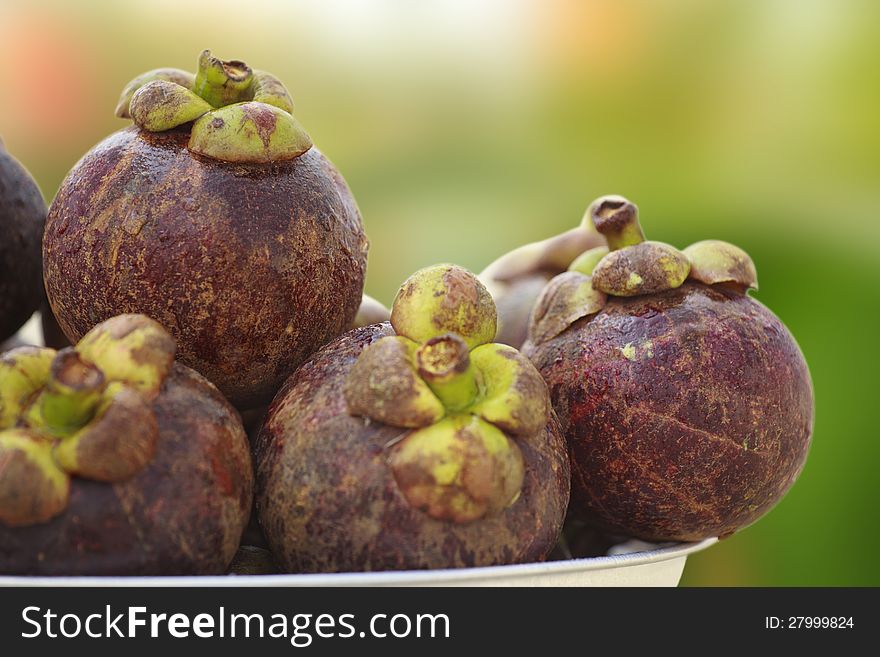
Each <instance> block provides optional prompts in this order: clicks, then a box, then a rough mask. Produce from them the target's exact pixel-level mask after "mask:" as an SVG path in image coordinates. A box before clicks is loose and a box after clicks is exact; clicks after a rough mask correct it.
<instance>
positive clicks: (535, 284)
mask: <svg viewBox="0 0 880 657" xmlns="http://www.w3.org/2000/svg"><path fill="white" fill-rule="evenodd" d="M604 244H605V238H604V237H603V236H602V235H601V234H600V233H599V232H598V231H597V230H596V228H595V227H594V226H593V222H592V220H591V218H590V216H589V213H587V214H586V215H584V217H583V219H582V220H581V223H580V225H579V226H577V227H576V228H572V229H571V230H568V231H566V232H564V233H561V234H559V235H555V236H553V237H550V238H548V239H545V240H543V241H541V242H533V243H531V244H525V245H523V246H521V247H518V248H516V249H514V250H513V251H510V252H508V253H505V254H504V255H502V256H501V257H499V258H498V259H497V260H495V261H494V262H492V263H491V264H490V265H489V266H488V267H486V268H485V269H484V270H483V271H482V272H481V273H480V280H481V281H482V282H483V284H484V285H485V286H486V289H488V290H489V292H490V294H491V295H492V298H493V299H494V301H495V306H496V308H497V310H498V334H497V335H496V336H495V341H496V342H501V343H503V344H508V345H510V346H511V347H515V348H517V349H519V348H520V347H521V346H522V344H523V343H524V342H525V341H526V335H527V333H528V326H529V316H530V315H531V312H532V308H533V307H534V305H535V302H536V301H537V300H538V297H539V296H540V294H541V291H542V290H543V289H544V286H545V285H546V284H547V283H548V281H550V279H551V278H553V277H554V276H556V275H557V274H561V273H562V272H564V271H566V270H567V269H568V268H569V266H570V265H571V263H572V261H573V260H574V259H575V258H576V257H577V256H579V255H580V254H581V253H583V252H584V251H587V250H589V249H593V248H595V247H600V248H602V247H604Z"/></svg>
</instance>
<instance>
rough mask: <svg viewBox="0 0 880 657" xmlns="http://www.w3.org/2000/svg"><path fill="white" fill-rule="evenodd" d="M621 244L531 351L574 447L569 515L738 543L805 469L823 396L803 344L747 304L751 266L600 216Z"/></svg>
mask: <svg viewBox="0 0 880 657" xmlns="http://www.w3.org/2000/svg"><path fill="white" fill-rule="evenodd" d="M588 214H589V215H590V216H591V217H592V218H593V221H594V223H595V225H596V228H597V230H598V231H599V232H600V233H602V234H603V235H604V236H605V238H606V239H607V242H608V249H602V248H597V249H593V250H590V251H587V252H585V253H584V254H582V255H581V256H580V257H578V258H576V259H575V260H574V261H573V263H572V265H571V268H570V271H568V272H565V273H563V274H560V275H559V276H557V277H556V278H554V279H553V280H552V281H550V283H549V284H548V285H547V287H546V288H545V290H544V292H543V293H542V295H541V298H540V299H539V301H538V303H537V305H536V307H535V311H534V313H533V316H532V318H531V323H530V326H529V339H528V341H527V343H526V344H525V345H524V347H523V351H524V353H525V354H526V355H527V356H528V357H529V358H530V359H531V360H532V362H533V363H534V364H535V366H536V367H537V368H538V370H539V371H540V372H541V374H542V376H543V377H544V379H545V381H546V382H547V385H548V387H549V389H550V396H551V400H552V402H553V405H554V408H555V409H556V411H557V413H558V414H559V418H560V423H561V424H562V427H563V432H564V434H565V436H566V438H567V439H568V442H569V449H570V451H571V459H572V473H573V478H572V513H573V514H575V515H577V516H580V517H581V518H583V519H585V520H586V521H588V522H589V523H591V524H593V525H594V526H597V527H600V528H602V529H604V530H607V531H612V532H616V533H620V534H625V535H629V536H635V537H638V538H643V539H647V540H699V539H703V538H707V537H710V536H726V535H729V534H731V533H733V532H734V531H736V530H737V529H739V528H741V527H744V526H746V525H748V524H750V523H752V522H754V521H755V520H757V519H758V518H759V517H760V516H762V515H763V514H764V513H766V512H767V511H768V510H769V509H770V508H771V507H772V506H773V505H774V504H775V503H776V502H778V501H779V499H780V498H781V497H782V496H783V495H784V494H785V492H786V491H787V490H788V489H789V488H790V487H791V485H792V484H793V483H794V481H795V479H796V478H797V476H798V474H799V473H800V471H801V469H802V468H803V465H804V462H805V460H806V456H807V452H808V450H809V445H810V439H811V435H812V428H813V390H812V384H811V381H810V376H809V372H808V370H807V365H806V362H805V361H804V358H803V355H802V354H801V352H800V349H799V348H798V346H797V344H796V342H795V341H794V338H793V337H792V336H791V334H790V333H789V332H788V330H787V329H786V328H785V326H784V325H783V324H782V323H781V322H780V321H779V319H778V318H777V317H776V316H775V315H773V314H772V313H771V312H770V311H769V310H768V309H767V308H765V307H764V306H763V305H761V304H760V303H758V302H757V301H755V300H754V299H752V298H751V297H749V296H748V291H749V290H750V289H756V288H757V273H756V270H755V266H754V263H753V262H752V260H751V258H749V256H748V254H747V253H746V252H745V251H743V250H742V249H740V248H739V247H736V246H734V245H732V244H729V243H727V242H722V241H718V240H707V241H703V242H697V243H696V244H693V245H691V246H689V247H688V248H686V249H684V250H683V251H679V250H678V249H675V248H674V247H672V246H670V245H668V244H664V243H661V242H650V241H645V238H644V233H643V231H642V228H641V226H640V225H639V221H638V211H637V209H636V206H635V205H633V204H632V203H630V202H629V201H627V200H626V199H624V198H622V197H616V196H613V197H603V198H600V199H598V200H597V201H595V202H594V203H593V204H592V205H591V206H590V210H589V211H588Z"/></svg>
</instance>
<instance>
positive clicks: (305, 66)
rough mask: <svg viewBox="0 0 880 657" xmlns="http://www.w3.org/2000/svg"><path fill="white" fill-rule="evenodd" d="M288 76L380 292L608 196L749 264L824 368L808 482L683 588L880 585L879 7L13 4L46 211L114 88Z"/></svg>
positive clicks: (26, 127) (470, 260)
mask: <svg viewBox="0 0 880 657" xmlns="http://www.w3.org/2000/svg"><path fill="white" fill-rule="evenodd" d="M206 47H208V48H211V49H213V50H214V52H215V53H216V54H217V55H219V56H221V57H227V58H241V59H244V60H246V61H248V62H249V63H251V64H252V65H254V66H256V67H259V68H265V69H268V70H271V71H273V72H274V73H276V74H277V75H278V76H279V77H281V78H282V79H283V80H285V81H286V82H287V83H288V85H289V87H290V88H291V90H292V92H293V94H294V99H295V100H296V102H297V108H296V114H297V117H298V118H299V119H300V121H301V122H302V123H303V124H304V125H305V126H306V128H307V129H308V130H309V132H310V134H311V135H312V137H313V138H314V140H315V142H316V143H317V144H318V145H319V146H320V147H321V148H322V149H323V150H324V151H325V152H326V153H327V154H328V155H329V156H330V157H331V158H332V159H333V160H334V162H336V164H337V165H338V166H339V167H340V169H341V170H342V171H343V172H344V174H345V176H346V178H347V179H348V181H349V183H350V185H351V187H352V189H353V191H354V193H355V195H356V196H357V198H358V200H359V204H360V207H361V210H362V211H363V214H364V219H365V222H366V226H367V231H368V233H369V235H370V237H371V241H372V250H371V253H370V271H369V278H368V291H369V292H370V293H371V294H373V295H374V296H376V297H378V298H380V299H381V300H382V301H384V302H385V303H390V301H391V300H392V298H393V295H394V291H395V290H396V287H397V285H398V284H399V283H400V281H402V280H403V279H404V278H405V277H406V276H407V275H408V274H409V273H411V272H412V271H413V270H415V269H417V268H419V267H421V266H424V265H427V264H430V263H433V262H438V261H455V262H458V263H460V264H462V265H465V266H467V267H470V268H472V269H474V270H476V271H479V270H480V269H482V268H483V267H484V266H485V265H486V264H488V263H489V262H490V261H491V260H493V259H494V258H495V257H497V256H498V255H500V254H501V253H503V252H505V251H506V250H509V249H511V248H513V247H514V246H516V245H518V244H521V243H523V242H526V241H532V240H537V239H541V238H543V237H546V236H548V235H550V234H553V233H556V232H560V231H562V230H565V229H566V228H568V227H570V226H572V225H574V224H575V223H576V222H578V221H579V219H580V217H581V214H582V212H583V210H584V208H585V207H586V205H587V203H588V202H589V201H590V200H591V199H592V198H594V197H596V196H598V195H600V194H604V193H610V192H615V193H622V194H625V195H627V196H629V197H630V198H632V199H633V200H634V201H636V202H637V203H638V204H639V205H640V207H641V209H642V216H643V219H644V222H645V226H646V229H647V231H648V233H649V235H650V236H651V237H654V238H656V239H662V240H664V241H669V242H672V243H674V244H678V245H679V246H684V245H686V244H688V243H690V242H691V241H695V240H698V239H703V238H708V237H715V238H721V239H726V240H729V241H732V242H735V243H737V244H739V245H741V246H742V247H744V248H746V249H747V250H748V251H749V252H750V253H751V254H752V256H753V257H754V259H755V261H756V263H757V266H758V272H759V277H760V281H761V290H760V292H759V293H758V294H757V298H758V299H760V300H761V301H762V302H763V303H765V304H767V305H768V306H769V307H770V308H772V309H773V310H774V311H775V312H776V313H777V314H778V315H779V316H780V317H781V318H782V319H783V320H784V321H785V322H786V323H787V324H788V326H789V327H790V328H791V330H792V332H793V333H794V334H795V336H796V337H797V339H798V341H799V342H800V344H801V347H802V348H803V350H804V353H805V354H806V357H807V360H808V362H809V363H810V367H811V371H812V375H813V378H814V383H815V388H816V398H817V416H816V432H815V437H814V445H813V449H812V453H811V455H810V459H809V461H808V463H807V467H806V470H805V471H804V474H803V476H802V478H801V479H800V481H799V482H798V483H797V485H796V486H795V487H794V489H793V490H792V492H791V493H790V494H789V495H788V496H787V497H786V498H785V500H784V501H783V502H782V503H781V504H780V505H779V506H778V507H777V508H776V509H775V510H774V511H772V512H771V513H770V514H769V515H768V516H767V517H766V518H764V519H763V520H761V521H760V522H759V523H757V524H756V525H755V526H753V527H751V528H749V529H747V530H744V531H742V532H740V533H738V534H736V535H735V536H733V537H732V538H730V539H728V540H726V541H723V542H722V543H721V544H719V545H718V546H716V547H713V548H712V549H711V550H708V551H707V552H705V553H702V554H699V555H696V556H694V557H692V558H691V559H690V561H689V565H688V568H687V570H686V573H685V578H684V583H685V584H690V585H712V584H742V585H777V584H786V585H807V584H834V585H862V584H873V585H878V584H880V565H878V560H877V559H876V551H877V550H876V545H877V543H878V539H880V529H878V526H877V523H876V520H877V517H878V511H877V506H876V505H877V503H878V501H880V500H878V485H877V481H878V477H877V476H876V474H875V473H874V468H875V467H876V466H877V464H878V463H880V441H878V440H877V438H878V431H877V423H876V421H875V419H874V417H873V416H872V414H871V413H872V411H871V408H872V405H873V403H872V399H873V396H874V394H875V389H876V380H875V377H876V375H877V372H878V371H880V370H878V365H880V359H878V356H877V350H876V349H875V347H874V345H873V342H872V341H873V340H874V339H876V335H877V334H876V330H877V326H878V325H880V321H878V320H880V318H878V313H880V310H878V308H880V298H878V297H880V264H878V243H880V221H878V218H880V184H878V181H880V157H878V152H880V121H878V117H880V77H878V76H877V74H876V64H877V62H878V61H880V3H876V2H871V1H869V0H865V1H864V2H859V1H856V0H837V1H834V0H770V1H759V0H749V1H729V2H713V3H703V2H697V0H667V1H660V0H655V1H651V0H647V1H641V2H635V1H629V0H623V1H621V0H601V1H592V2H581V1H578V0H543V1H540V2H539V1H538V0H531V1H529V0H507V1H502V0H446V1H445V2H441V1H432V2H418V3H413V2H406V1H405V0H400V1H394V0H373V1H369V0H349V1H348V2H321V1H320V0H315V1H314V2H282V1H280V0H279V1H278V2H271V1H269V0H251V1H250V2H248V3H246V4H245V5H242V4H241V3H231V2H230V3H228V4H224V3H223V2H220V1H219V0H213V1H209V0H189V1H187V2H179V1H174V2H172V1H171V0H153V1H151V2H150V3H107V2H99V1H98V0H85V1H81V2H77V3H66V2H63V1H61V0H57V1H55V2H50V1H46V0H37V1H31V2H23V1H21V2H13V1H11V0H0V59H2V61H3V62H4V63H5V64H4V83H3V85H0V135H2V136H3V138H4V140H5V142H6V145H7V147H8V149H9V150H10V151H11V152H12V153H14V154H15V155H16V156H17V157H18V158H19V159H21V160H22V161H23V162H24V163H25V164H26V165H27V166H28V167H29V168H30V169H31V171H32V172H33V173H34V175H35V176H36V178H37V179H38V181H39V183H40V185H41V186H42V188H43V191H44V193H45V194H46V196H47V198H51V196H52V195H53V194H54V192H55V190H56V189H57V187H58V185H59V184H60V182H61V180H62V178H63V176H64V174H65V173H66V171H67V170H68V169H69V168H70V167H71V166H72V165H73V164H74V163H75V162H76V160H77V159H78V158H79V157H80V156H81V155H82V154H83V153H85V152H86V151H87V150H88V149H89V148H90V147H91V146H92V145H94V144H95V143H97V142H98V141H99V140H101V139H102V138H103V137H104V136H106V135H107V134H109V133H110V132H111V131H113V130H116V129H118V128H120V127H123V125H124V123H123V122H121V121H119V120H117V119H115V118H114V117H113V108H114V105H115V102H116V99H117V95H118V93H119V90H120V89H121V88H122V86H123V85H124V84H125V83H126V82H127V81H128V80H129V79H130V78H131V77H133V76H134V75H136V74H137V73H140V72H141V71H144V70H147V69H150V68H155V67H158V66H177V67H181V68H189V69H192V68H193V66H194V64H195V60H196V56H197V55H198V53H199V52H200V51H201V50H202V49H203V48H206Z"/></svg>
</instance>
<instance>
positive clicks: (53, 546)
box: [0, 364, 253, 575]
mask: <svg viewBox="0 0 880 657" xmlns="http://www.w3.org/2000/svg"><path fill="white" fill-rule="evenodd" d="M153 409H154V410H155V412H156V417H157V419H158V421H159V439H158V443H157V449H156V454H155V456H154V457H153V460H152V461H151V462H150V463H149V465H147V467H146V468H145V469H144V470H142V471H141V472H139V473H138V474H137V475H135V476H134V477H133V478H132V479H129V480H128V481H126V482H123V483H119V484H112V485H111V484H105V483H99V482H95V481H89V480H85V479H80V478H78V477H74V478H72V480H71V484H72V485H71V489H70V503H69V505H68V507H67V510H66V511H64V512H63V513H62V514H61V515H59V516H57V517H55V518H54V519H52V520H50V521H49V522H47V523H43V524H39V525H33V526H30V527H18V528H14V529H13V528H9V527H6V526H4V525H2V524H0V573H5V574H19V575H203V574H220V573H223V572H225V570H226V567H227V566H228V565H229V563H230V562H231V561H232V558H233V556H234V555H235V552H236V549H237V548H238V545H239V538H240V537H241V534H242V531H243V529H244V527H245V525H246V524H247V521H248V516H249V514H250V510H251V498H252V491H253V471H252V466H251V458H250V452H249V450H248V443H247V438H246V436H245V434H244V430H243V429H242V427H241V420H240V419H239V417H238V414H237V413H236V411H235V409H234V408H233V407H232V406H231V405H230V404H229V402H227V401H226V400H225V399H224V398H223V396H222V395H221V394H220V393H219V392H218V391H217V390H216V388H214V387H213V386H212V385H210V384H209V383H208V382H207V381H206V380H205V379H204V378H202V377H201V376H199V375H198V374H197V373H196V372H194V371H193V370H190V369H189V368H187V367H184V366H182V365H180V364H175V365H174V369H173V370H172V372H171V374H170V376H169V377H168V379H167V380H166V381H165V384H164V386H163V388H162V392H161V393H160V395H159V396H158V397H157V398H156V400H155V401H154V402H153Z"/></svg>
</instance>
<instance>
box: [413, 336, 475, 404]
mask: <svg viewBox="0 0 880 657" xmlns="http://www.w3.org/2000/svg"><path fill="white" fill-rule="evenodd" d="M416 366H417V367H418V370H419V375H420V376H421V377H422V379H423V380H424V381H425V383H427V384H428V387H430V388H431V390H432V391H433V393H434V394H435V395H437V397H438V399H440V401H441V402H443V405H444V406H445V407H446V408H447V409H448V410H451V411H458V410H462V409H464V408H466V407H468V406H469V405H470V404H471V403H472V402H473V401H474V399H476V397H477V393H478V392H479V386H478V384H477V379H476V370H475V369H474V368H473V367H472V366H471V362H470V356H469V353H468V346H467V344H466V343H465V341H464V340H462V339H461V338H460V337H458V336H457V335H455V334H454V333H447V334H446V335H441V336H439V337H436V338H431V339H430V340H428V341H427V342H425V343H424V344H423V345H422V346H421V347H419V349H418V351H416Z"/></svg>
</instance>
